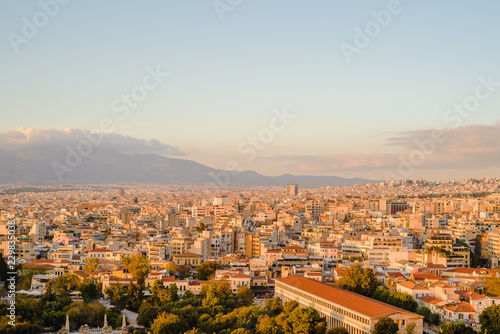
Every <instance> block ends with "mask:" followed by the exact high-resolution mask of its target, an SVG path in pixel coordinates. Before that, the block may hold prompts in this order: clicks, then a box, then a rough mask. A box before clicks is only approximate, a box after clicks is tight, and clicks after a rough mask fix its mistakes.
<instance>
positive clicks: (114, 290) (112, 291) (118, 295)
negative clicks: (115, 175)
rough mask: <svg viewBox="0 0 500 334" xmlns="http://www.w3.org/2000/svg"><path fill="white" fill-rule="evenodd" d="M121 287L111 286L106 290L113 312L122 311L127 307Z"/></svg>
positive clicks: (122, 287)
mask: <svg viewBox="0 0 500 334" xmlns="http://www.w3.org/2000/svg"><path fill="white" fill-rule="evenodd" d="M125 289H126V288H125V287H124V286H123V285H112V286H110V287H109V288H108V289H107V290H106V295H107V296H108V297H109V299H110V303H111V305H113V311H114V312H120V311H122V310H123V309H124V308H125V306H126V305H127V296H126V292H125Z"/></svg>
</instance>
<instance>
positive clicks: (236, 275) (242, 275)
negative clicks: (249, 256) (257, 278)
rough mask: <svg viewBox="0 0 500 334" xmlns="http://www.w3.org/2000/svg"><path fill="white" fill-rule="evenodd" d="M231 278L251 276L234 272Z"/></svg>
mask: <svg viewBox="0 0 500 334" xmlns="http://www.w3.org/2000/svg"><path fill="white" fill-rule="evenodd" d="M231 278H251V277H250V276H248V275H245V274H234V275H233V276H231Z"/></svg>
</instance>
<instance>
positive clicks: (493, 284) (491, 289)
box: [484, 277, 500, 297]
mask: <svg viewBox="0 0 500 334" xmlns="http://www.w3.org/2000/svg"><path fill="white" fill-rule="evenodd" d="M484 283H485V284H484V287H485V290H486V293H487V294H488V295H489V296H494V297H499V296H500V278H495V277H487V278H486V279H485V281H484Z"/></svg>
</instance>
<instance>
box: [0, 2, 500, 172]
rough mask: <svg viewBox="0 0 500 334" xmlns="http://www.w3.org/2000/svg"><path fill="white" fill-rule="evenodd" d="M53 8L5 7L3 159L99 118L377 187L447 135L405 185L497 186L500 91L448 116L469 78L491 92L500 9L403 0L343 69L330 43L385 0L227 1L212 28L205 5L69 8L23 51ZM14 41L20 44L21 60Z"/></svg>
mask: <svg viewBox="0 0 500 334" xmlns="http://www.w3.org/2000/svg"><path fill="white" fill-rule="evenodd" d="M53 1H55V0H53ZM50 2H51V1H12V0H11V1H6V0H4V1H2V11H0V35H1V36H3V37H2V38H1V39H0V48H1V53H0V64H1V73H0V89H1V91H2V99H1V102H0V103H1V105H0V106H1V110H2V114H1V115H2V119H1V122H0V131H2V133H1V135H2V136H3V137H4V138H5V137H9V136H10V137H9V140H4V141H3V142H4V145H3V146H1V144H2V141H0V146H1V147H0V148H7V149H8V148H14V146H15V145H14V144H12V143H13V139H12V138H15V137H16V135H15V134H16V133H17V134H19V133H24V134H26V130H23V129H21V128H24V129H28V128H34V129H37V130H40V131H42V132H41V133H42V134H43V129H48V128H55V129H57V130H63V129H67V128H77V129H89V130H92V129H96V128H98V126H99V122H100V121H101V119H103V118H105V117H110V118H112V119H113V124H114V126H115V127H114V132H117V133H119V134H122V135H124V136H132V137H136V138H139V139H148V140H150V139H156V140H158V141H160V142H162V143H164V144H167V145H170V146H173V147H175V148H176V150H178V151H180V152H183V153H184V154H185V155H186V156H185V157H186V158H187V159H192V160H195V161H198V162H201V163H204V164H207V165H210V166H212V167H217V168H225V167H226V164H227V162H228V161H230V160H235V161H236V162H238V164H239V166H241V168H242V169H253V170H257V171H258V172H261V173H263V174H268V175H276V174H282V173H310V174H329V175H339V176H348V177H353V176H358V177H369V178H384V175H385V173H387V171H390V170H392V171H395V170H396V169H397V168H398V161H399V157H403V158H404V157H407V156H408V155H409V154H410V153H411V152H413V151H414V150H415V149H417V150H418V147H417V148H416V147H415V145H414V143H413V141H414V140H423V139H422V138H427V137H426V136H427V135H428V134H429V133H430V131H429V130H431V129H437V128H453V129H449V130H447V131H448V132H447V133H449V134H451V135H449V136H447V140H446V141H445V142H443V143H437V145H436V148H435V149H434V150H433V151H432V152H430V153H426V154H427V155H426V157H425V162H424V163H422V164H418V166H416V165H415V166H413V167H415V168H414V171H413V172H411V173H410V174H411V175H410V174H409V175H408V178H418V177H426V178H430V179H450V178H459V177H469V176H470V177H480V176H483V175H484V176H499V175H500V174H499V171H500V169H499V168H498V167H497V166H499V162H500V158H499V157H500V134H499V131H498V130H499V129H500V128H499V127H498V126H497V125H496V123H497V121H498V120H499V118H500V117H499V106H500V87H495V88H494V89H493V90H492V91H491V92H490V93H491V94H490V96H488V98H485V99H483V100H481V101H480V104H479V106H478V107H477V108H476V109H475V110H474V111H473V112H471V113H470V115H469V116H468V117H467V118H463V117H461V118H460V121H456V122H450V121H446V119H445V118H443V114H444V113H445V111H446V110H447V109H448V108H450V107H452V106H453V105H454V104H457V103H462V102H463V101H464V98H466V97H467V96H470V95H473V94H474V93H475V90H476V87H478V85H480V84H481V81H480V80H478V78H480V77H483V78H484V79H485V80H486V79H487V78H488V77H489V76H490V78H493V79H492V80H493V81H498V82H500V68H499V59H500V44H499V43H498V42H499V36H500V24H499V20H498V19H499V13H500V2H499V1H493V0H490V1H460V0H448V1H430V0H427V1H426V0H414V1H408V0H401V2H400V4H399V5H398V7H397V8H398V13H394V14H391V18H390V22H389V23H388V24H387V25H386V26H381V25H380V24H378V23H377V24H378V25H379V27H381V28H380V31H379V32H375V33H373V34H372V35H373V37H371V42H370V43H369V45H367V46H366V47H362V48H359V54H354V55H353V56H352V58H351V61H350V62H348V61H347V59H346V57H344V55H343V53H342V51H341V47H340V45H341V44H342V43H348V44H350V45H355V41H354V40H355V37H356V34H357V33H356V30H355V29H356V28H357V27H359V28H360V29H362V30H364V29H365V27H366V25H367V24H368V25H369V26H370V24H371V26H374V22H376V21H375V19H374V16H373V15H372V11H375V12H379V11H381V10H387V9H388V7H390V6H392V5H391V1H347V0H345V1H333V0H332V1H312V0H309V1H305V0H303V1H292V0H277V1H264V0H242V1H241V2H240V3H239V4H237V1H235V0H233V1H231V2H230V1H229V0H220V1H219V2H215V3H216V4H219V6H222V5H221V4H226V6H231V5H228V3H233V4H236V5H235V6H233V7H234V8H232V10H231V11H226V12H224V13H223V18H224V19H223V20H221V19H220V15H219V14H220V12H219V13H218V12H217V10H216V8H215V7H214V2H212V1H200V0H198V1H188V0H177V1H126V0H120V1H117V0H116V1H96V0H94V1H76V0H73V1H69V2H68V3H67V4H64V5H59V8H58V12H57V13H56V14H55V15H53V17H49V20H48V22H47V23H46V24H45V23H44V22H42V24H40V25H41V27H40V28H38V32H37V33H36V34H34V35H35V36H32V37H29V38H26V36H24V35H23V29H24V30H26V28H25V27H24V26H25V25H26V23H25V21H23V17H25V18H27V20H28V21H29V22H31V23H33V21H34V20H35V19H34V18H33V16H34V15H35V16H36V14H37V13H38V12H40V11H41V10H42V7H41V4H42V3H50ZM221 8H222V7H221ZM226 8H227V7H226ZM37 19H40V20H41V19H43V15H42V14H40V15H39V16H38V18H37ZM375 25H376V24H375ZM23 27H24V28H23ZM9 34H10V35H9ZM13 34H15V35H16V36H20V37H23V36H24V37H23V38H25V40H24V42H23V44H19V45H18V52H15V48H14V47H13V45H12V38H13V37H12V36H13ZM344 45H345V44H344ZM157 65H159V67H160V68H161V69H162V70H163V71H165V72H169V76H168V78H166V79H165V80H164V81H163V82H162V83H161V84H160V85H159V87H158V88H156V89H154V90H153V91H151V92H149V93H148V96H147V98H145V99H144V101H141V102H139V105H138V107H137V108H135V109H133V110H131V112H130V115H129V116H128V117H126V118H125V119H123V120H122V119H118V118H117V117H116V114H114V113H113V112H112V106H111V105H112V103H113V102H114V101H115V100H116V99H117V98H120V96H121V94H123V93H129V92H130V91H131V90H132V89H133V88H134V87H135V86H137V85H141V84H142V81H143V78H144V76H145V75H147V73H148V72H147V70H146V68H147V67H148V66H149V67H150V68H155V67H156V66H157ZM490 88H491V87H490ZM482 89H483V91H485V92H486V91H487V89H488V88H485V87H483V88H482ZM497 90H498V91H497ZM285 107H286V109H287V110H288V112H289V113H293V114H294V115H295V116H296V117H295V119H293V120H292V121H291V122H290V124H289V125H287V126H286V127H285V128H284V130H283V131H281V132H279V133H275V134H274V139H273V140H271V141H270V142H269V143H266V144H265V145H264V148H263V149H262V150H261V151H259V152H258V155H257V157H256V158H255V159H251V158H252V157H251V156H250V155H249V154H241V153H240V152H239V150H238V147H240V148H241V147H246V148H248V147H250V146H249V145H250V144H248V145H246V142H245V141H247V138H248V136H253V135H257V134H258V133H259V132H260V131H262V129H264V128H266V127H269V124H270V121H271V120H272V118H273V117H274V114H273V109H283V108H285ZM455 116H456V115H455ZM455 119H456V118H455ZM473 125H480V126H473ZM17 129H21V130H20V131H18V132H12V131H13V130H17ZM409 131H410V132H409ZM30 133H33V131H31V132H30ZM51 133H52V132H51ZM485 133H489V134H490V135H489V136H486V135H485ZM11 137H12V138H11ZM402 137H403V138H402ZM391 138H392V139H391ZM25 142H26V143H28V144H39V143H40V142H39V141H35V140H34V141H31V142H30V140H29V138H28V139H26V138H25ZM412 143H413V144H412ZM11 144H12V145H13V146H12V147H10V146H9V145H11ZM388 144H393V145H388ZM242 145H243V146H242ZM245 145H246V146H245ZM240 151H241V150H240ZM245 152H248V150H247V151H245ZM469 153H470V154H469ZM492 156H494V157H493V158H492ZM248 160H251V161H248ZM403 176H405V177H406V175H403Z"/></svg>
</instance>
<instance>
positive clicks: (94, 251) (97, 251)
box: [89, 248, 111, 253]
mask: <svg viewBox="0 0 500 334" xmlns="http://www.w3.org/2000/svg"><path fill="white" fill-rule="evenodd" d="M89 253H111V252H110V251H109V250H107V249H104V248H96V249H93V250H91V251H89Z"/></svg>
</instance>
